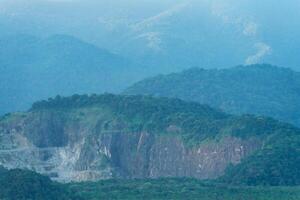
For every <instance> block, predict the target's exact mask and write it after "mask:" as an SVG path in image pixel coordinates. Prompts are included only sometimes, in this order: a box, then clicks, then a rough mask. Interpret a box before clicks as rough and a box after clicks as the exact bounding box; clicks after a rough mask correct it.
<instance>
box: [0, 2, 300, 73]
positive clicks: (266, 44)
mask: <svg viewBox="0 0 300 200" xmlns="http://www.w3.org/2000/svg"><path fill="white" fill-rule="evenodd" d="M270 5H272V9H270ZM299 5H300V4H299V0H286V1H284V2H278V3H276V4H274V5H273V1H272V0H264V1H259V0H243V1H235V0H226V1H225V0H224V1H220V0H210V1H209V0H203V1H199V0H184V1H182V0H166V1H159V0H152V1H149V0H120V1H117V2H116V1H111V0H101V1H99V0H87V1H83V0H77V1H62V0H60V1H45V0H44V1H36V0H35V1H34V0H31V1H28V0H18V1H12V0H2V1H1V11H0V25H1V26H0V34H4V33H5V32H9V33H11V32H15V33H16V32H17V33H27V34H33V35H38V36H41V37H47V36H49V35H52V34H56V33H63V34H67V35H73V36H76V37H78V38H81V39H84V40H85V41H88V42H90V43H93V44H96V45H97V46H100V47H103V48H105V49H108V50H109V51H111V52H117V53H118V54H120V55H123V56H124V57H126V58H130V59H132V60H139V61H141V62H142V63H147V64H146V65H147V66H153V68H155V70H159V72H160V73H166V72H168V73H170V72H174V71H175V70H176V71H177V70H183V69H186V68H190V67H193V66H201V67H202V66H203V67H205V68H221V67H224V66H235V65H238V64H244V63H245V64H255V63H261V62H267V63H272V64H277V65H282V66H287V67H290V68H293V69H295V70H298V71H299V70H300V68H299V63H300V57H299V46H300V38H299V37H297V35H299V34H300V28H299V25H298V21H297V20H295V19H298V18H300V14H299ZM274 13H276V15H274ZM287 58H288V59H287Z"/></svg>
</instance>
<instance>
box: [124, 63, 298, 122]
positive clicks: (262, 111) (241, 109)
mask: <svg viewBox="0 0 300 200" xmlns="http://www.w3.org/2000/svg"><path fill="white" fill-rule="evenodd" d="M125 93H126V94H147V95H154V96H166V97H176V98H180V99H183V100H189V101H195V102H199V103H203V104H208V105H211V106H213V107H216V108H220V109H222V110H224V111H226V112H230V113H234V114H245V113H251V114H257V115H266V116H270V117H274V118H276V119H279V120H282V121H286V122H290V123H293V124H295V125H298V126H300V73H298V72H294V71H292V70H289V69H286V68H279V67H275V66H270V65H251V66H239V67H235V68H232V69H224V70H204V69H197V68H195V69H190V70H187V71H184V72H182V73H178V74H170V75H165V76H157V77H154V78H150V79H146V80H144V81H141V82H138V83H136V84H134V85H133V86H131V87H130V88H128V89H127V90H126V91H125Z"/></svg>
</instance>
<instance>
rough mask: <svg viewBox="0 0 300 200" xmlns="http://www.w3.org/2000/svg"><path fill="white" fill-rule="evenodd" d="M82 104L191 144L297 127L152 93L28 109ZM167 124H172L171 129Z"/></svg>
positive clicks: (78, 98)
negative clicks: (180, 138)
mask: <svg viewBox="0 0 300 200" xmlns="http://www.w3.org/2000/svg"><path fill="white" fill-rule="evenodd" d="M84 107H98V108H103V109H106V110H109V111H110V112H112V113H113V115H114V117H112V118H114V119H118V120H122V121H124V122H126V124H127V128H129V130H130V131H134V132H135V131H137V132H140V131H143V130H144V131H148V132H153V133H167V132H168V133H169V132H171V133H174V134H178V135H180V136H181V137H183V139H184V140H185V141H186V142H187V143H190V144H197V143H199V142H201V141H203V140H205V139H208V138H210V139H212V138H215V137H216V136H222V135H223V134H227V135H228V134H230V135H234V136H238V137H242V138H246V137H252V136H268V135H272V134H279V135H286V133H288V132H292V133H296V134H298V133H299V130H298V129H296V128H294V127H292V126H290V125H288V124H283V123H279V122H277V121H275V120H273V119H270V118H263V117H254V116H251V115H245V116H241V117H236V116H231V115H227V114H225V113H223V112H220V111H218V110H215V109H212V108H210V107H209V106H205V105H200V104H198V103H193V102H190V103H187V102H184V101H182V100H179V99H170V98H154V97H151V96H123V95H112V94H104V95H91V96H88V95H73V96H71V97H60V96H57V97H56V98H54V99H52V98H50V99H48V101H40V102H36V103H34V104H33V106H32V108H31V111H33V112H37V111H41V110H45V109H46V110H49V109H50V110H54V111H64V110H70V109H76V108H84ZM170 126H173V127H174V126H175V128H173V129H174V130H171V131H170V129H169V128H170Z"/></svg>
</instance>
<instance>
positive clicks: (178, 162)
mask: <svg viewBox="0 0 300 200" xmlns="http://www.w3.org/2000/svg"><path fill="white" fill-rule="evenodd" d="M299 141H300V130H299V129H297V128H295V127H293V126H291V125H288V124H285V123H280V122H277V121H276V120H273V119H270V118H263V117H254V116H251V115H243V116H234V115H229V114H225V113H223V112H221V111H218V110H215V109H212V108H210V107H208V106H204V105H201V104H198V103H188V102H184V101H182V100H179V99H169V98H154V97H147V96H122V95H111V94H104V95H98V96H97V95H91V96H87V95H82V96H80V95H73V96H71V97H60V96H57V97H56V98H54V99H52V98H50V99H49V100H48V101H40V102H36V103H34V104H33V106H32V108H31V109H30V111H28V112H24V113H14V114H9V115H5V116H3V117H2V118H1V121H0V149H1V150H0V164H1V165H3V166H4V167H7V168H25V169H31V170H35V171H37V172H39V173H42V174H45V175H48V176H50V177H52V179H54V180H58V181H71V180H74V181H82V180H98V179H107V178H139V179H141V178H161V177H193V178H197V179H216V178H220V179H222V180H223V181H225V182H229V183H237V182H241V183H243V184H245V185H272V186H273V185H274V186H277V185H299V184H300V183H299V180H300V171H299V170H300V168H299V167H298V166H299V162H298V161H299V156H300V152H299V146H300V142H299ZM282 158H284V161H285V162H282ZM255 163H259V165H255ZM253 166H255V167H253ZM270 166H272V167H270ZM227 171H228V173H226V172H227ZM243 171H246V172H247V173H239V172H243ZM230 173H233V174H235V176H233V177H232V178H233V179H231V177H229V178H228V177H226V175H227V174H230Z"/></svg>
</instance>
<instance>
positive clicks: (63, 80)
mask: <svg viewBox="0 0 300 200" xmlns="http://www.w3.org/2000/svg"><path fill="white" fill-rule="evenodd" d="M144 70H145V69H144V68H143V67H142V66H141V65H138V64H135V63H133V62H131V61H128V60H126V59H124V58H122V57H120V56H118V55H116V54H113V53H110V52H109V51H107V50H103V49H100V48H98V47H96V46H94V45H91V44H88V43H86V42H83V41H81V40H79V39H77V38H74V37H71V36H66V35H55V36H52V37H49V38H45V39H41V38H36V37H33V36H29V35H10V36H7V37H1V38H0V80H1V84H0V104H1V105H2V106H1V108H0V114H3V113H6V112H13V111H19V110H24V109H28V108H29V107H30V105H31V104H32V103H33V102H34V101H37V100H39V99H44V98H48V97H49V96H55V95H57V94H61V95H72V94H74V93H99V92H104V91H109V92H118V91H120V90H121V89H124V88H126V87H127V86H129V84H131V83H133V82H134V81H137V80H140V79H141V78H143V77H145V72H144ZM20 99H22V101H20Z"/></svg>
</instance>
